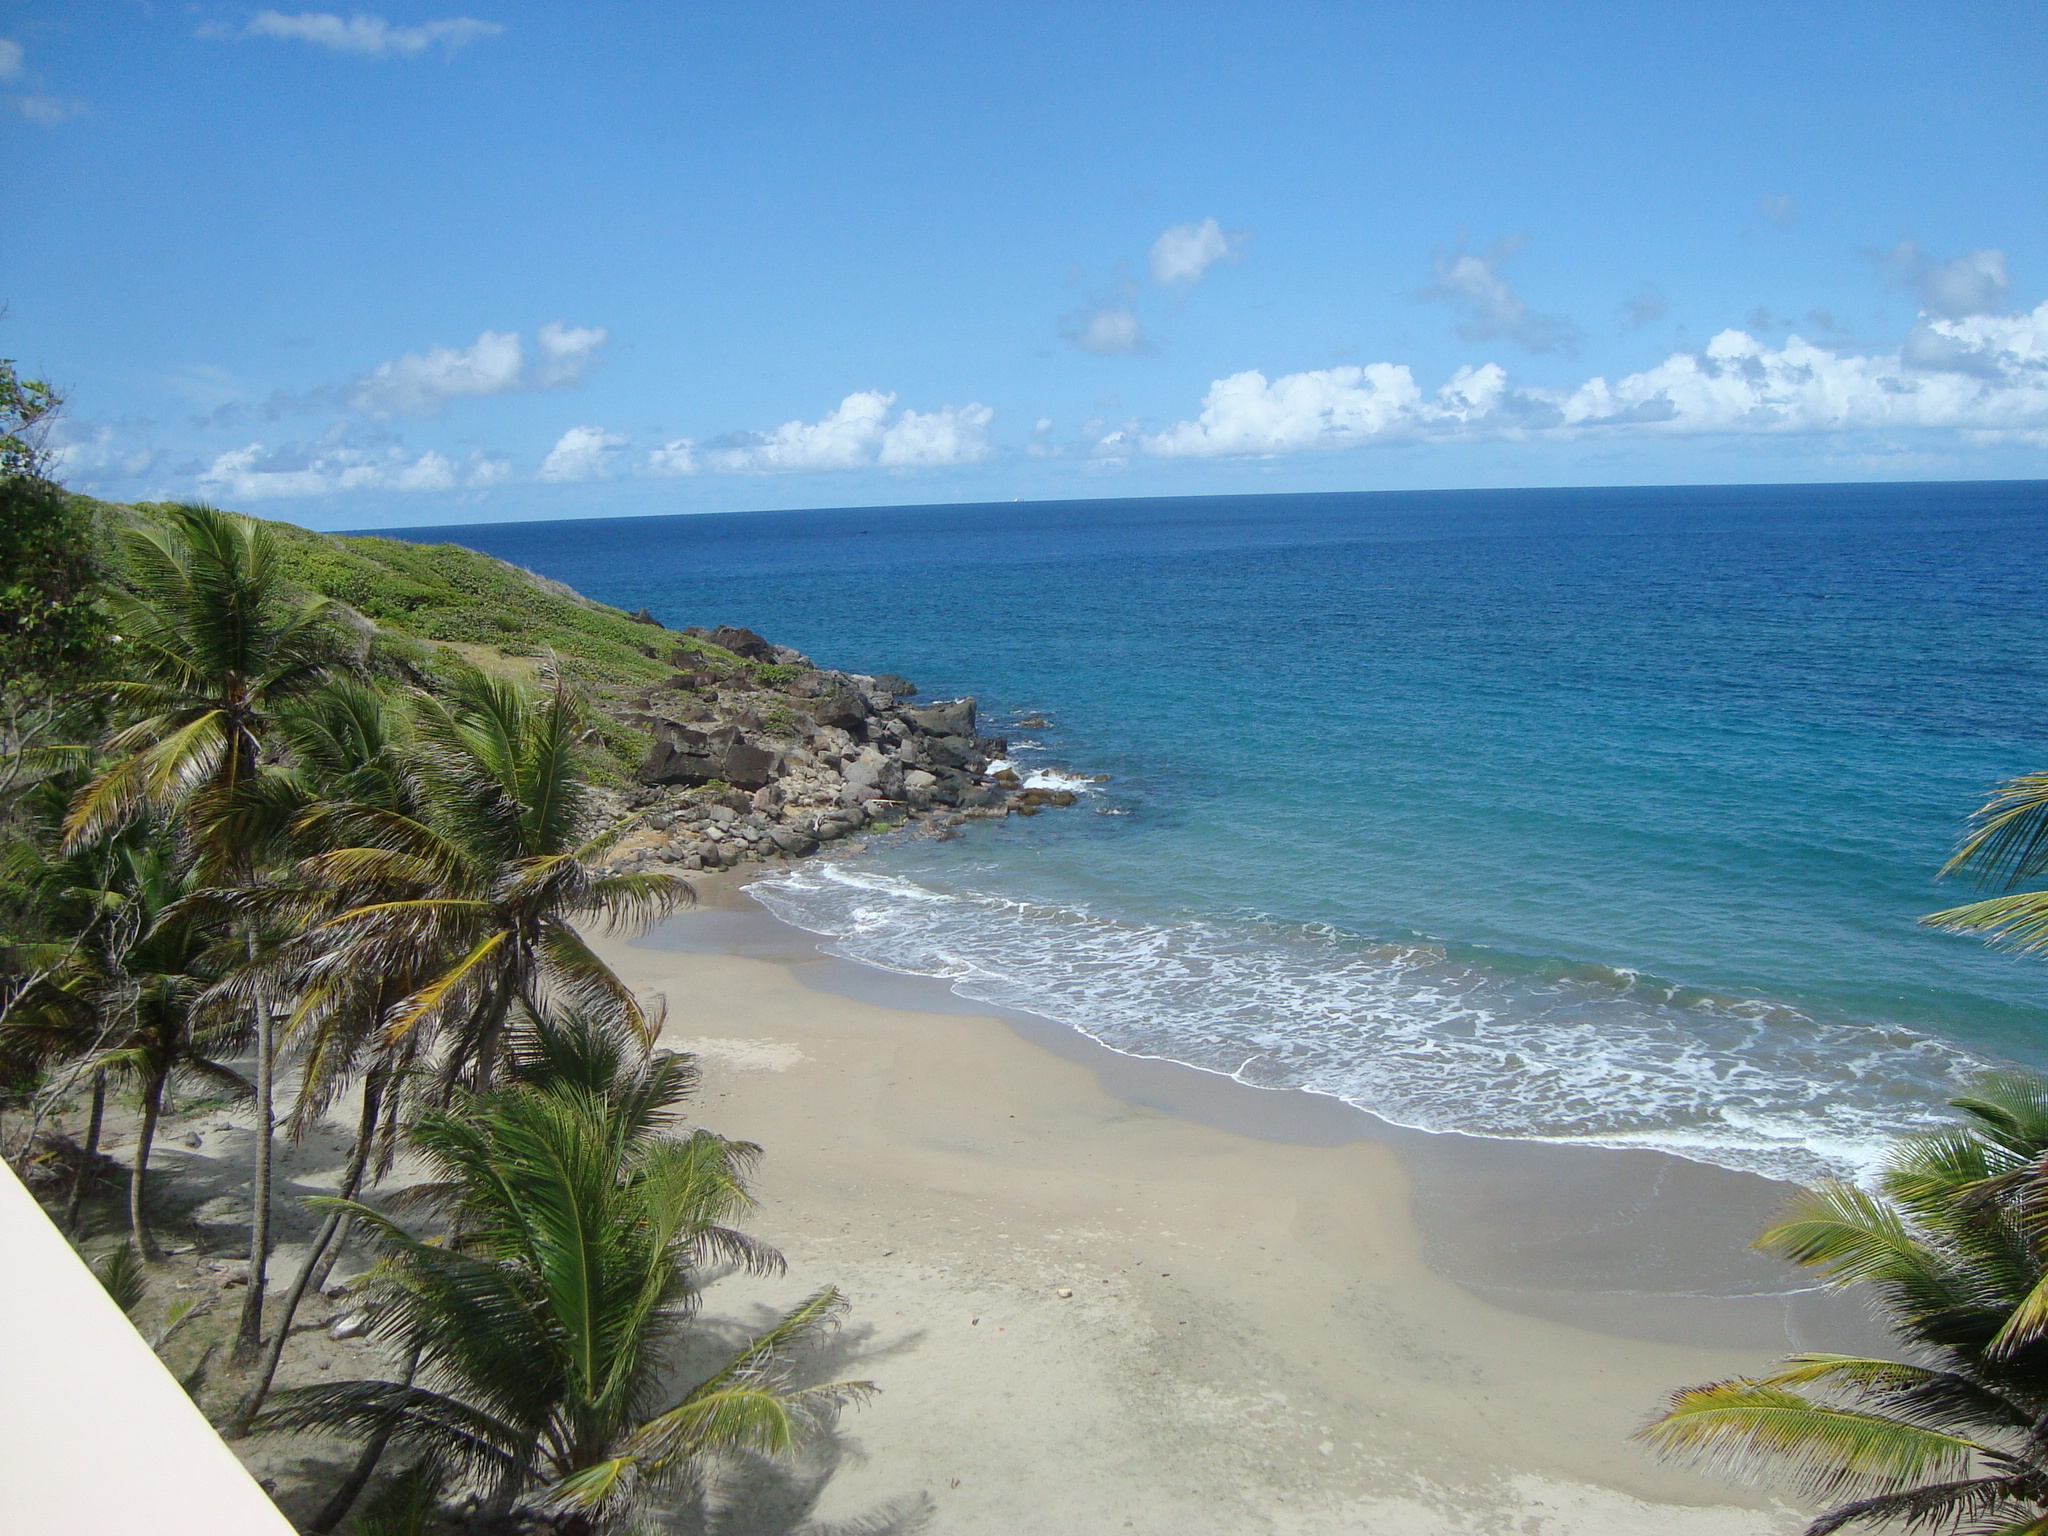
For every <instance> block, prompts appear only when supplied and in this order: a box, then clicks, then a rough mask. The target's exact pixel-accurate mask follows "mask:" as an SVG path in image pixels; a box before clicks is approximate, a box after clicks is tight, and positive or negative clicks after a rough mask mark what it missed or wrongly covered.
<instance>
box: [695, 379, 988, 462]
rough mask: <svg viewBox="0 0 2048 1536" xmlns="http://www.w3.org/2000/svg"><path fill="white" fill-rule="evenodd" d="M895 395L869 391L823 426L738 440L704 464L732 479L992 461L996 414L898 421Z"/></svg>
mask: <svg viewBox="0 0 2048 1536" xmlns="http://www.w3.org/2000/svg"><path fill="white" fill-rule="evenodd" d="M895 403H896V397H895V396H894V395H893V394H884V393H882V392H881V391H880V390H872V389H870V390H862V391H860V392H859V393H857V394H851V395H848V396H847V397H846V398H845V399H844V400H842V401H840V402H839V404H838V406H837V407H836V408H834V409H833V410H831V411H829V412H827V413H826V414H825V415H824V416H822V417H820V418H819V419H818V420H817V421H808V422H807V421H786V422H784V423H783V424H782V425H781V426H779V427H777V428H776V429H775V430H774V431H773V432H745V433H737V434H735V435H734V436H732V437H730V438H725V439H721V440H720V441H719V442H717V443H713V444H708V445H707V446H706V449H705V452H704V455H703V458H704V462H705V463H706V464H708V465H709V466H710V467H711V468H713V469H716V470H720V471H723V472H725V473H727V474H735V473H775V472H786V471H792V470H821V469H864V468H868V467H870V466H873V465H882V466H884V467H888V468H902V469H909V468H930V467H936V466H944V465H954V464H972V463H974V462H976V461H977V460H979V459H984V458H987V457H988V455H989V452H990V449H989V445H988V424H989V423H990V422H991V421H993V420H994V419H995V412H994V411H992V410H990V409H989V408H988V407H987V406H985V405H982V404H980V403H979V402H976V403H974V404H972V405H964V406H957V407H956V406H950V405H948V406H941V407H940V408H939V409H938V410H936V411H929V412H919V411H912V410H905V411H903V412H902V413H900V414H899V415H898V416H897V417H896V419H895V420H894V421H891V420H890V419H889V411H890V408H891V407H892V406H894V405H895Z"/></svg>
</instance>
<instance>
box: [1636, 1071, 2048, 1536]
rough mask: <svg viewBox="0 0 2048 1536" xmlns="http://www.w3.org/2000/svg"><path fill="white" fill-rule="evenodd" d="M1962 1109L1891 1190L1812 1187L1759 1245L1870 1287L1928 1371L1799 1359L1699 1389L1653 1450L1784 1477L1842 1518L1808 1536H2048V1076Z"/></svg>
mask: <svg viewBox="0 0 2048 1536" xmlns="http://www.w3.org/2000/svg"><path fill="white" fill-rule="evenodd" d="M1954 1103H1955V1104H1956V1106H1957V1107H1958V1108H1960V1109H1962V1110H1963V1111H1964V1112H1965V1114H1967V1115H1968V1117H1969V1118H1968V1120H1967V1121H1965V1122H1964V1123H1962V1124H1959V1125H1957V1126H1955V1127H1953V1128H1951V1129H1948V1130H1943V1131H1936V1132H1932V1133H1930V1134H1927V1135H1922V1136H1914V1137H1910V1138H1907V1139H1906V1140H1904V1141H1902V1142H1901V1143H1900V1144H1899V1146H1898V1148H1897V1149H1896V1150H1895V1151H1894V1153H1893V1154H1892V1156H1891V1158H1890V1160H1889V1162H1888V1163H1887V1165H1886V1168H1885V1171H1884V1174H1883V1177H1882V1178H1881V1180H1880V1181H1879V1187H1878V1192H1877V1193H1875V1194H1871V1193H1867V1192H1866V1191H1864V1190H1862V1189H1859V1188H1857V1187H1856V1186H1854V1185H1852V1184H1846V1183H1829V1184H1823V1185H1821V1186H1820V1187H1818V1188H1816V1189H1811V1190H1807V1191H1804V1192H1802V1193H1801V1194H1799V1195H1797V1196H1795V1197H1794V1198H1793V1199H1792V1200H1791V1201H1790V1202H1789V1204H1788V1205H1787V1207H1786V1209H1785V1210H1784V1212H1783V1213H1781V1216H1780V1219H1779V1220H1778V1221H1777V1222H1776V1223H1775V1224H1774V1225H1773V1226H1772V1227H1771V1228H1770V1229H1769V1230H1768V1231H1766V1232H1765V1233H1764V1234H1763V1236H1762V1237H1761V1238H1759V1239H1758V1241H1757V1246H1758V1247H1759V1248H1761V1249H1763V1250H1764V1251H1765V1252H1766V1253H1772V1254H1776V1255H1778V1256H1779V1257H1781V1258H1786V1259H1790V1260H1791V1261H1792V1262H1794V1263H1796V1264H1801V1265H1804V1266H1805V1267H1807V1268H1809V1269H1812V1270H1814V1271H1815V1272H1816V1273H1817V1274H1818V1275H1819V1276H1820V1278H1821V1279H1822V1281H1823V1282H1824V1283H1825V1284H1827V1285H1830V1286H1835V1287H1842V1286H1851V1285H1862V1286H1868V1287H1869V1288H1870V1289H1871V1290H1872V1291H1873V1292H1875V1294H1876V1297H1877V1300H1878V1302H1879V1303H1880V1305H1881V1306H1882V1308H1883V1310H1884V1313H1885V1315H1886V1316H1887V1317H1888V1318H1889V1320H1890V1322H1891V1326H1892V1330H1893V1332H1894V1333H1895V1334H1896V1335H1897V1336H1898V1337H1899V1339H1900V1340H1901V1342H1902V1343H1904V1344H1906V1345H1907V1346H1909V1348H1910V1351H1911V1354H1912V1355H1913V1357H1914V1358H1913V1359H1910V1360H1906V1361H1895V1360H1879V1359H1862V1358H1857V1357H1853V1356H1847V1355H1820V1354H1809V1355H1794V1356H1792V1357H1790V1358H1789V1359H1788V1360H1786V1361H1785V1365H1784V1369H1782V1370H1779V1371H1775V1372H1773V1373H1771V1374H1770V1375H1768V1376H1762V1377H1755V1378H1739V1379H1737V1380H1733V1381H1722V1382H1715V1383H1713V1384H1711V1385H1708V1386H1703V1387H1692V1388H1688V1389H1687V1390H1685V1391H1683V1392H1680V1393H1679V1394H1678V1395H1677V1396H1676V1397H1675V1398H1673V1399H1672V1403H1671V1407H1670V1409H1669V1411H1668V1412H1666V1413H1665V1414H1664V1415H1663V1416H1662V1417H1661V1418H1659V1419H1658V1420H1657V1421H1656V1422H1655V1423H1653V1424H1651V1425H1650V1426H1649V1427H1648V1428H1647V1429H1645V1430H1643V1431H1642V1432H1641V1436H1640V1438H1641V1439H1643V1440H1645V1441H1646V1442H1648V1443H1649V1444H1650V1445H1651V1446H1652V1447H1654V1448H1655V1449H1657V1450H1659V1451H1661V1452H1663V1453H1665V1454H1666V1455H1669V1456H1674V1457H1679V1458H1683V1459H1688V1460H1692V1461H1694V1462H1697V1463H1701V1464H1704V1465H1707V1466H1712V1467H1719V1468H1722V1469H1725V1470H1729V1471H1733V1472H1737V1473H1756V1472H1762V1471H1767V1470H1782V1471H1783V1472H1785V1473H1786V1474H1788V1475H1789V1476H1790V1477H1791V1478H1792V1479H1793V1480H1794V1481H1795V1482H1796V1483H1797V1484H1798V1485H1799V1486H1800V1487H1802V1488H1803V1489H1804V1490H1805V1491H1806V1492H1807V1493H1809V1494H1810V1495H1812V1496H1813V1497H1815V1498H1818V1499H1820V1500H1822V1501H1824V1502H1826V1503H1829V1504H1832V1505H1834V1506H1835V1507H1834V1508H1832V1509H1831V1510H1829V1511H1828V1512H1827V1513H1826V1514H1824V1515H1822V1516H1821V1517H1820V1518H1819V1519H1817V1520H1815V1521H1814V1522H1813V1524H1811V1525H1810V1526H1808V1527H1807V1536H1828V1533H1830V1532H1834V1531H1839V1530H1842V1529H1845V1528H1847V1527H1850V1526H1855V1525H1882V1524H1887V1523H1890V1522H1895V1521H1896V1522H1900V1523H1902V1524H1904V1525H1905V1526H1907V1527H1909V1528H1912V1529H1920V1530H1950V1531H1955V1530H1968V1531H1973V1532H1982V1533H1986V1536H1993V1533H1995V1536H2041V1533H2044V1532H2048V1445H2044V1443H2043V1440H2042V1436H2041V1430H2040V1426H2041V1424H2042V1423H2043V1420H2044V1415H2048V1233H2044V1231H2043V1229H2042V1225H2041V1213H2042V1212H2043V1211H2044V1210H2048V1077H2043V1076H2041V1075H2040V1074H2038V1073H2032V1072H2021V1071H2009V1072H1997V1073H1991V1074H1988V1075H1986V1076H1984V1077H1981V1078H1979V1079H1978V1080H1976V1081H1975V1082H1973V1083H1972V1084H1971V1085H1970V1087H1969V1090H1968V1092H1966V1093H1965V1094H1964V1095H1963V1096H1962V1097H1960V1098H1957V1099H1956V1100H1955V1101H1954Z"/></svg>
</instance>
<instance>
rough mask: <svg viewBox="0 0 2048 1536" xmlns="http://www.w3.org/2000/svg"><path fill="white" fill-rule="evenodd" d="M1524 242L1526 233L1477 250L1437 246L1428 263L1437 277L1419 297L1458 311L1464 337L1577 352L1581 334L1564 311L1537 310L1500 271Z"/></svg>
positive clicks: (1532, 348)
mask: <svg viewBox="0 0 2048 1536" xmlns="http://www.w3.org/2000/svg"><path fill="white" fill-rule="evenodd" d="M1526 243H1527V237H1526V236H1524V235H1519V234H1517V235H1510V236H1509V237H1508V238H1507V239H1505V240H1501V241H1497V242H1496V243H1494V244H1493V245H1490V246H1488V247H1487V248H1486V249H1485V250H1483V251H1480V252H1477V253H1476V254H1475V253H1474V252H1471V251H1468V250H1466V249H1465V248H1464V247H1463V246H1460V247H1459V248H1458V249H1457V250H1455V251H1438V252H1437V253H1436V255H1435V256H1434V257H1433V258H1431V262H1430V265H1431V267H1432V268H1433V269H1434V270H1435V274H1436V281H1435V282H1434V283H1432V284H1431V285H1430V286H1429V287H1427V288H1425V289H1423V290H1422V291H1421V293H1420V294H1419V295H1418V297H1421V298H1425V299H1438V300H1441V301H1442V302H1444V303H1446V304H1448V305H1450V306H1451V307H1452V308H1453V309H1455V310H1457V311H1458V312H1459V313H1460V314H1462V315H1463V316H1464V317H1465V318H1464V319H1463V320H1462V321H1461V322H1460V323H1459V325H1458V334H1459V335H1460V336H1461V337H1463V338H1464V339H1465V340H1466V341H1495V340H1505V341H1512V342H1513V343H1515V345H1516V346H1518V347H1521V348H1523V349H1524V350H1526V351H1529V352H1575V351H1577V350H1578V347H1579V343H1580V342H1581V341H1583V340H1584V339H1585V337H1584V333H1583V332H1582V331H1580V329H1579V328H1578V327H1577V326H1576V325H1574V324H1572V322H1571V321H1569V320H1567V319H1564V318H1563V317H1562V316H1559V315H1539V314H1537V313H1536V312H1535V311H1534V310H1532V309H1530V308H1529V306H1528V304H1527V302H1526V301H1524V299H1523V298H1522V296H1521V295H1520V294H1518V293H1516V292H1515V290H1514V288H1513V287H1512V286H1511V285H1510V284H1509V282H1508V280H1507V279H1506V278H1505V277H1503V276H1501V272H1500V269H1501V267H1502V265H1503V264H1504V263H1505V262H1506V261H1507V260H1508V259H1509V258H1510V257H1512V256H1513V255H1514V254H1515V253H1516V252H1517V251H1519V250H1521V248H1522V247H1523V245H1525V244H1526Z"/></svg>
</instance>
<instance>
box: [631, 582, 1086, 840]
mask: <svg viewBox="0 0 2048 1536" xmlns="http://www.w3.org/2000/svg"><path fill="white" fill-rule="evenodd" d="M635 617H636V618H637V619H638V620H639V621H640V622H641V623H643V624H648V625H651V626H654V627H656V628H659V625H658V623H657V621H655V620H654V619H653V618H652V617H651V616H649V615H648V614H646V613H645V611H644V610H643V612H642V613H640V614H638V615H635ZM668 633H671V634H673V635H675V636H676V639H675V641H674V642H673V648H672V649H670V650H669V651H668V652H667V653H666V660H667V662H668V664H669V665H670V666H671V667H673V669H674V671H673V672H672V674H671V675H670V676H669V677H668V678H667V679H666V680H665V681H662V682H659V683H655V684H653V685H651V686H648V687H644V688H642V689H640V690H639V691H638V692H636V693H633V694H631V695H629V696H627V697H626V698H623V699H619V700H615V701H614V702H613V703H612V705H611V709H610V713H611V714H612V715H613V717H614V718H615V719H617V720H618V721H619V723H620V724H622V725H625V726H629V727H631V728H633V729H635V730H637V731H641V732H645V733H646V734H647V735H649V736H651V737H652V739H653V745H652V747H651V748H650V750H649V751H648V754H647V757H646V760H645V761H644V762H643V763H642V764H641V765H640V767H639V769H638V771H637V772H636V774H635V775H634V777H635V778H636V780H637V781H638V787H637V788H635V789H633V790H629V791H626V792H623V793H621V794H620V795H619V801H620V805H619V809H620V811H621V812H622V813H624V814H628V815H631V816H632V818H633V819H632V825H631V829H630V830H629V831H628V832H627V834H626V835H625V837H623V838H622V839H621V840H620V841H619V843H618V844H617V845H615V847H614V848H613V850H612V852H611V855H610V862H611V866H612V867H613V868H616V869H640V868H649V867H654V866H672V867H678V868H682V869H686V870H694V869H726V868H730V867H732V866H734V865H736V864H743V863H746V862H749V861H752V860H759V859H768V858H782V857H790V858H801V857H804V856H805V855H808V854H812V853H815V852H817V851H818V850H819V848H820V847H821V846H823V845H826V844H829V843H833V842H837V841H840V840H842V839H845V838H848V837H850V836H851V835H853V834H854V833H856V832H860V831H862V830H864V829H865V830H876V831H879V830H884V829H888V828H893V827H897V826H901V825H903V824H905V823H919V824H923V825H925V826H927V827H929V828H930V829H931V830H932V831H933V832H935V833H938V834H941V835H943V834H944V833H945V832H946V831H948V830H949V829H951V828H953V827H955V826H957V825H959V824H960V823H961V822H962V821H965V820H967V819H969V818H973V817H1001V816H1008V815H1012V814H1018V815H1026V816H1029V815H1035V814H1037V813H1038V812H1039V811H1040V810H1042V809H1044V808H1046V807H1048V806H1068V805H1072V804H1073V803H1074V800H1075V794H1074V792H1073V791H1072V790H1071V789H1057V788H1045V787H1035V788H1027V787H1026V786H1025V783H1024V780H1023V777H1022V776H1021V775H1020V774H1019V773H1018V772H1017V770H1016V769H1015V768H1014V767H1013V766H1011V765H1010V763H1009V762H1008V753H1009V743H1008V741H1007V740H1006V739H1005V738H1003V737H1001V736H995V735H984V734H982V733H981V731H980V726H979V722H978V721H977V718H976V713H975V701H974V700H973V699H972V698H963V699H946V700H938V701H930V702H923V703H913V702H911V701H912V700H914V699H916V697H917V687H916V685H915V684H913V683H912V682H910V681H909V680H908V679H906V678H902V677H898V676H895V675H894V674H892V673H879V674H870V673H860V672H841V671H835V670H833V669H831V668H827V667H820V666H818V665H817V664H816V663H815V662H813V661H812V660H811V659H810V658H809V657H808V656H805V655H803V654H802V653H801V652H798V651H795V650H792V649H790V648H789V647H788V646H783V645H774V644H771V643H770V642H769V641H767V640H765V639H763V638H762V637H761V636H760V635H758V634H756V633H754V631H752V630H751V629H745V628H741V627H738V626H733V625H724V626H720V627H719V628H716V629H703V628H698V627H692V628H689V629H684V630H679V631H669V632H668Z"/></svg>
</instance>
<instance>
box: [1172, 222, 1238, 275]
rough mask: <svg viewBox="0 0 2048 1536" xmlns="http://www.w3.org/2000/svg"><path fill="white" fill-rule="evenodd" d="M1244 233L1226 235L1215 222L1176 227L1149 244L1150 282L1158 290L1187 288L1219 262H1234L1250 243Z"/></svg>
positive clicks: (1236, 231) (1178, 225) (1177, 225)
mask: <svg viewBox="0 0 2048 1536" xmlns="http://www.w3.org/2000/svg"><path fill="white" fill-rule="evenodd" d="M1250 240H1251V234H1250V232H1249V231H1247V230H1241V229H1240V230H1231V231H1230V232H1229V233H1227V234H1226V233H1225V232H1224V229H1223V226H1222V225H1220V224H1218V223H1217V222H1216V221H1215V220H1214V219H1204V220H1202V222H1201V223H1199V224H1176V225H1174V226H1173V228H1171V229H1169V230H1167V231H1166V232H1165V233H1164V234H1162V235H1161V236H1160V237H1159V238H1158V239H1157V240H1155V241H1153V242H1152V281H1153V282H1155V283H1158V284H1159V285H1160V286H1161V287H1165V288H1174V287H1190V288H1192V287H1193V286H1194V285H1195V284H1196V283H1199V282H1200V281H1201V280H1202V274H1203V273H1205V272H1207V271H1208V270H1209V269H1210V268H1211V267H1213V266H1214V265H1216V263H1217V262H1219V261H1236V260H1237V259H1238V258H1239V257H1241V256H1242V255H1243V254H1244V248H1245V246H1246V245H1247V244H1248V243H1249V242H1250Z"/></svg>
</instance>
